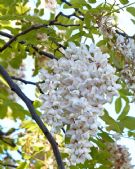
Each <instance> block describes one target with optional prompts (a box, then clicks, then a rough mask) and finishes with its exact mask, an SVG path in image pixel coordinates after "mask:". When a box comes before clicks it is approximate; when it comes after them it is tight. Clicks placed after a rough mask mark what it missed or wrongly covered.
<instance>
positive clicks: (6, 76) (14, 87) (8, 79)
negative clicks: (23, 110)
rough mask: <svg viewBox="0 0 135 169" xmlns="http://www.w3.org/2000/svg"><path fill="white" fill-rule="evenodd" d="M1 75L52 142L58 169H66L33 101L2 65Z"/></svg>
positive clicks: (0, 68)
mask: <svg viewBox="0 0 135 169" xmlns="http://www.w3.org/2000/svg"><path fill="white" fill-rule="evenodd" d="M0 74H1V75H2V77H3V78H4V79H5V81H6V82H7V83H8V85H9V86H10V88H11V90H13V91H14V92H15V93H16V94H17V95H18V96H19V97H20V98H21V99H22V100H23V101H24V103H25V104H26V106H27V108H28V109H29V111H30V113H31V116H32V118H33V119H34V120H35V122H36V123H37V124H38V126H39V127H40V129H41V130H42V132H43V133H44V135H45V136H46V138H47V139H48V141H49V142H50V144H51V146H52V149H53V153H54V156H55V158H56V161H57V164H58V168H59V169H65V167H64V164H63V161H62V159H61V155H60V152H59V149H58V145H57V143H56V141H55V140H54V138H53V137H52V135H51V133H50V132H49V130H48V129H47V127H46V126H45V125H44V123H43V122H42V120H41V119H40V117H39V116H38V115H37V113H36V111H35V109H34V106H33V105H32V103H31V100H30V99H29V98H28V97H27V96H26V95H25V94H24V93H23V92H22V91H21V89H20V88H19V87H18V85H17V84H16V83H14V82H13V80H12V79H11V77H10V76H9V74H8V73H7V72H6V70H5V69H4V68H3V67H2V66H1V65H0Z"/></svg>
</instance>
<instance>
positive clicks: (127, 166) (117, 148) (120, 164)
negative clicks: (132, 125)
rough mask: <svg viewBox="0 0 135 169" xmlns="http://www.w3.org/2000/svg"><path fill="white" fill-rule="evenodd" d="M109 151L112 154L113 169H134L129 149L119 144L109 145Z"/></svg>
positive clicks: (110, 159)
mask: <svg viewBox="0 0 135 169" xmlns="http://www.w3.org/2000/svg"><path fill="white" fill-rule="evenodd" d="M107 150H108V151H109V153H110V154H111V157H110V158H109V161H110V162H111V163H112V167H111V169H114V168H116V169H117V168H118V169H133V166H132V165H131V158H130V154H129V152H128V149H127V148H126V147H125V146H122V145H119V144H117V143H115V142H114V143H107Z"/></svg>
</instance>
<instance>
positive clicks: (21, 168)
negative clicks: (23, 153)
mask: <svg viewBox="0 0 135 169" xmlns="http://www.w3.org/2000/svg"><path fill="white" fill-rule="evenodd" d="M27 168H28V163H26V162H22V163H20V165H19V166H18V167H17V169H27Z"/></svg>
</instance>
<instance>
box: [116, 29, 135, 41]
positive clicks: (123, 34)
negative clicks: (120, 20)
mask: <svg viewBox="0 0 135 169" xmlns="http://www.w3.org/2000/svg"><path fill="white" fill-rule="evenodd" d="M115 32H116V33H117V34H119V35H122V36H124V37H125V38H131V39H134V38H135V36H134V35H133V36H129V35H127V34H126V33H125V32H120V31H118V30H115Z"/></svg>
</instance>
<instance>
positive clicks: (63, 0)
mask: <svg viewBox="0 0 135 169" xmlns="http://www.w3.org/2000/svg"><path fill="white" fill-rule="evenodd" d="M62 2H64V3H65V4H67V5H68V6H72V4H71V3H69V2H68V1H66V0H62ZM74 9H75V11H76V12H78V13H80V14H81V15H82V16H84V14H83V13H82V12H81V11H80V10H79V9H78V8H74Z"/></svg>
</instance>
